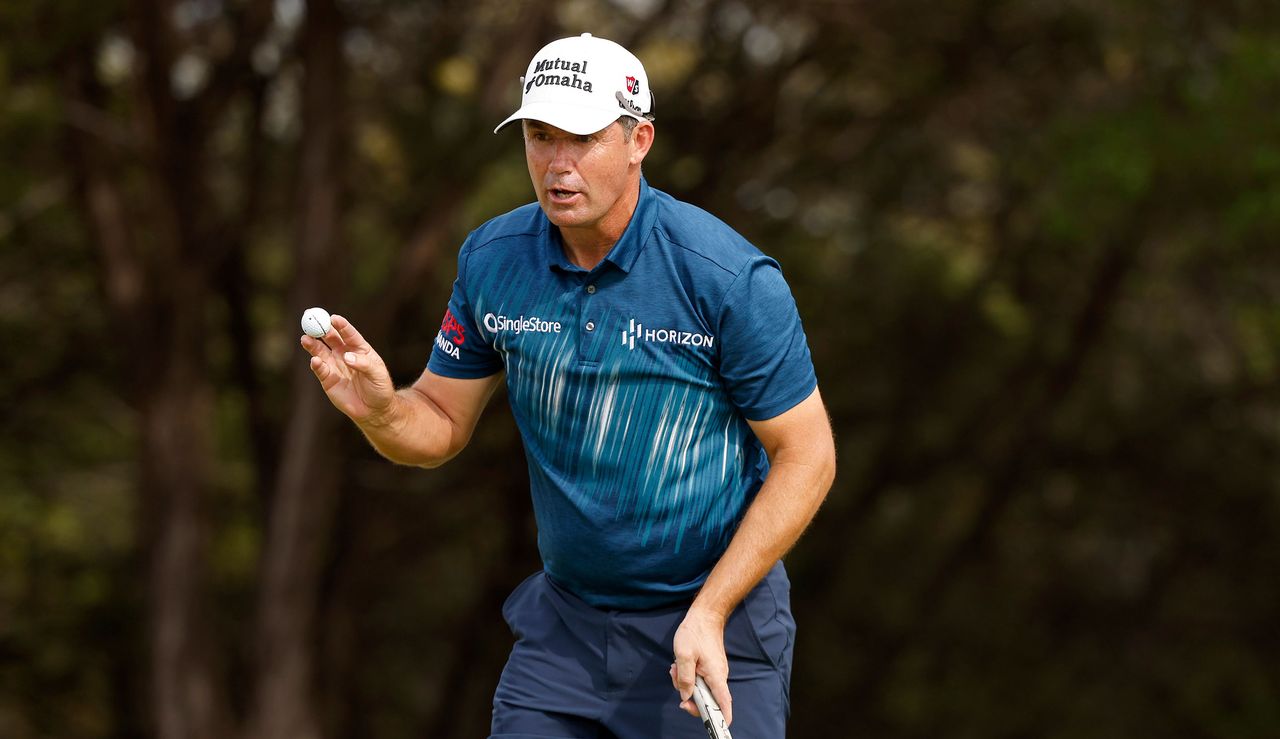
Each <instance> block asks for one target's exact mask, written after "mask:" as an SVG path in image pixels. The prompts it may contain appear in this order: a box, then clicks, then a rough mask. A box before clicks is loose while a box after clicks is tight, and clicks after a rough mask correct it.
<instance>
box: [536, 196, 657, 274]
mask: <svg viewBox="0 0 1280 739" xmlns="http://www.w3.org/2000/svg"><path fill="white" fill-rule="evenodd" d="M656 200H657V198H656V196H655V195H654V194H653V191H652V190H651V189H649V183H648V181H647V180H645V178H644V177H641V178H640V198H639V200H637V201H636V209H635V212H634V213H632V214H631V221H630V222H629V223H628V224H627V228H626V230H625V231H623V232H622V238H620V239H618V243H616V244H614V245H613V248H612V249H610V250H609V253H608V254H606V255H605V257H604V261H606V262H609V263H611V264H613V265H614V266H616V267H617V268H618V269H620V270H622V271H623V272H630V271H631V267H632V265H634V264H635V263H636V259H638V258H639V257H640V252H641V251H643V250H644V246H645V243H646V242H647V241H648V240H649V234H650V232H652V231H653V224H654V221H655V220H657V218H658V206H657V202H656ZM542 220H543V224H544V225H543V228H544V231H543V239H542V248H543V254H544V256H545V257H546V260H547V266H548V267H550V268H552V269H561V270H563V271H565V272H580V271H582V270H581V268H579V267H578V266H576V265H574V264H573V263H572V262H570V261H569V258H568V257H566V256H565V253H564V246H563V244H562V243H561V241H560V229H558V228H556V227H555V225H554V224H552V223H551V221H550V220H548V219H547V217H546V214H543V216H542Z"/></svg>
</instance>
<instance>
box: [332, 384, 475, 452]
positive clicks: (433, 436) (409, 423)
mask: <svg viewBox="0 0 1280 739" xmlns="http://www.w3.org/2000/svg"><path fill="white" fill-rule="evenodd" d="M356 426H357V427H358V428H359V429H360V431H362V432H363V433H364V436H365V438H366V439H368V440H369V444H370V445H372V446H373V448H374V449H375V450H377V452H378V453H379V454H381V455H382V456H384V457H386V458H387V459H389V460H391V461H392V462H396V463H397V464H405V465H415V466H419V467H438V466H440V465H442V464H444V463H445V462H447V461H449V460H450V459H452V458H453V457H454V456H455V455H456V454H457V453H458V451H460V449H461V445H459V444H457V442H456V435H457V429H456V428H455V427H454V424H453V422H452V421H450V420H449V417H448V416H446V415H445V414H444V413H443V412H442V411H441V410H440V409H439V408H438V407H436V405H435V404H434V403H432V402H431V401H430V399H428V398H427V397H426V396H424V395H423V394H422V393H420V392H418V391H417V390H414V389H413V388H411V387H407V388H403V389H400V390H397V391H396V394H395V399H394V400H393V401H392V403H391V406H390V407H388V408H387V410H386V412H384V413H382V414H379V415H378V416H375V417H371V418H368V419H366V420H364V421H362V422H357V423H356Z"/></svg>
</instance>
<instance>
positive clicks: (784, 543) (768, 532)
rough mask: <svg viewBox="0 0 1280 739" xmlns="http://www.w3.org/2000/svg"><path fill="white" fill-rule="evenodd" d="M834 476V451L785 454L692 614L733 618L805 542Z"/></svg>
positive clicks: (774, 468) (762, 488)
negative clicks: (801, 541) (771, 571)
mask: <svg viewBox="0 0 1280 739" xmlns="http://www.w3.org/2000/svg"><path fill="white" fill-rule="evenodd" d="M834 477H835V458H834V452H832V453H826V452H825V450H823V452H822V453H818V454H810V455H807V457H806V456H800V455H795V457H794V458H786V457H781V456H780V458H779V459H778V460H777V461H776V462H775V463H774V464H773V466H772V467H771V468H770V470H769V475H768V477H767V478H766V479H765V482H764V485H763V486H762V487H761V488H760V492H759V493H757V494H756V499H755V501H754V502H752V504H751V507H750V508H748V509H747V514H746V516H745V517H744V518H743V520H742V524H741V525H740V526H739V527H738V531H737V533H736V534H734V537H733V540H732V541H731V542H730V543H729V548H728V549H727V550H725V553H724V555H723V556H722V557H721V558H720V561H719V562H718V563H717V564H716V566H715V567H714V568H713V569H712V570H711V574H710V575H708V576H707V581H706V582H705V583H704V584H703V586H702V589H701V590H700V591H699V592H698V596H697V598H696V599H695V600H694V602H693V605H692V607H691V608H690V611H691V612H692V611H700V612H704V613H707V614H709V615H712V616H713V617H715V618H718V619H720V620H721V621H724V620H727V619H728V617H729V613H730V612H732V611H733V609H734V608H735V607H736V606H737V605H738V603H739V602H741V601H742V599H743V598H744V597H746V595H747V593H748V592H750V591H751V588H753V587H755V585H756V583H758V582H760V579H761V578H763V577H764V576H765V574H766V573H767V572H768V571H769V568H770V567H772V566H773V564H774V563H775V562H777V561H778V560H779V559H781V558H782V555H784V554H786V552H787V551H788V550H789V549H790V548H791V547H792V546H793V545H794V544H795V543H796V541H797V540H798V539H799V538H800V534H802V533H803V532H804V529H805V527H806V526H808V525H809V522H810V521H811V520H813V516H814V514H815V513H816V512H817V510H818V506H820V505H821V504H822V501H823V499H825V498H826V495H827V491H828V490H829V489H830V488H831V483H832V480H833V479H834Z"/></svg>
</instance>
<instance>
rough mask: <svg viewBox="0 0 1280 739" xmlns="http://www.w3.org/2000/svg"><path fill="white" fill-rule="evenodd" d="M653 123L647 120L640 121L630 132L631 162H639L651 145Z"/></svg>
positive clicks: (642, 159)
mask: <svg viewBox="0 0 1280 739" xmlns="http://www.w3.org/2000/svg"><path fill="white" fill-rule="evenodd" d="M653 136H654V130H653V124H652V123H650V122H649V121H640V123H639V124H638V125H637V126H636V128H635V130H634V131H632V132H631V163H632V164H639V163H641V162H643V161H644V158H645V157H646V156H647V155H648V154H649V149H650V148H651V147H652V146H653Z"/></svg>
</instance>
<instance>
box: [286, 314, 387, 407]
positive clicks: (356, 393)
mask: <svg viewBox="0 0 1280 739" xmlns="http://www.w3.org/2000/svg"><path fill="white" fill-rule="evenodd" d="M332 323H333V328H332V329H331V330H330V331H329V333H327V334H325V335H324V338H323V339H313V338H312V337H310V336H303V337H302V348H303V349H306V350H307V352H308V353H309V354H311V372H312V373H313V374H314V375H315V376H316V379H318V380H319V381H320V387H322V388H324V392H325V395H327V396H329V402H331V403H333V405H334V407H335V408H337V409H338V410H340V411H342V412H343V413H345V414H346V415H347V416H348V417H350V418H351V420H353V421H355V422H356V423H357V424H365V423H373V424H378V423H381V422H383V421H385V419H386V415H387V413H388V411H389V410H390V409H391V404H392V402H393V401H394V400H395V385H394V384H393V383H392V381H391V374H390V373H389V372H388V371H387V365H386V364H384V363H383V361H382V357H380V356H378V353H377V352H376V351H374V350H373V347H372V346H370V345H369V342H367V341H365V339H364V337H363V336H361V335H360V332H359V331H357V330H356V327H355V326H352V325H351V322H350V321H348V320H347V319H346V318H343V317H342V316H339V315H334V316H333V319H332Z"/></svg>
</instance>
